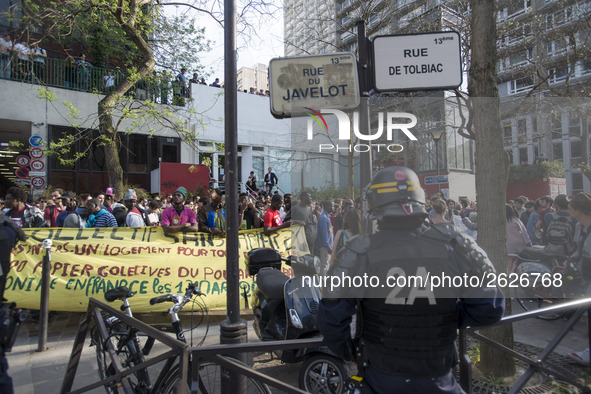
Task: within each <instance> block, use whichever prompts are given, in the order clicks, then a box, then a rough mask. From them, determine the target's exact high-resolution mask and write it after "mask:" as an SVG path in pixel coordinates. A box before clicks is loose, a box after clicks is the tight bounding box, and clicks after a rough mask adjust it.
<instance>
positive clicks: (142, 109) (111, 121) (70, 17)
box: [21, 0, 209, 193]
mask: <svg viewBox="0 0 591 394" xmlns="http://www.w3.org/2000/svg"><path fill="white" fill-rule="evenodd" d="M21 22H22V26H24V29H23V30H22V32H23V34H26V33H27V29H29V28H31V27H33V26H40V25H42V26H44V31H45V34H46V36H48V37H51V38H52V39H54V40H56V41H57V42H60V41H66V40H71V39H75V40H77V41H79V42H81V43H83V44H86V45H88V46H89V48H91V49H92V50H93V54H94V55H95V56H96V59H95V58H93V61H95V62H97V64H103V63H105V64H106V59H105V56H108V57H109V60H110V62H111V63H115V64H120V65H122V66H123V68H124V69H125V74H124V77H123V78H119V79H118V80H117V82H116V85H115V86H114V87H113V89H112V90H111V91H110V92H107V93H106V95H105V96H104V97H103V98H102V99H101V100H100V101H99V103H98V108H97V119H96V121H97V123H98V131H99V137H98V139H97V141H94V143H98V144H100V145H102V146H103V148H104V152H105V162H106V167H107V172H108V175H109V183H110V184H111V185H112V186H113V187H114V188H115V190H116V192H117V193H122V191H123V183H124V179H123V170H122V168H121V163H120V162H119V154H118V152H119V149H120V148H121V147H120V146H119V145H118V138H117V137H118V133H119V132H125V131H127V132H129V131H131V129H136V128H138V127H142V126H144V127H147V129H148V130H149V132H151V133H155V132H157V131H159V130H160V129H163V128H167V129H172V130H174V131H176V132H177V133H178V134H179V136H181V138H182V139H183V140H184V141H185V142H187V143H189V144H194V143H195V133H194V132H193V131H191V130H190V129H189V127H188V117H190V116H192V115H194V114H192V113H191V111H183V113H181V112H180V111H179V110H178V108H173V107H172V106H161V105H156V104H155V103H154V102H153V101H150V100H147V101H143V102H140V101H138V100H134V99H133V97H132V96H131V95H130V94H129V93H130V91H131V90H132V88H134V86H135V85H136V84H137V83H138V82H139V81H141V80H144V81H147V82H148V83H150V82H152V83H155V82H156V80H154V79H150V77H151V75H150V77H148V76H149V74H150V73H151V72H152V70H154V67H155V66H156V65H158V67H159V68H161V69H166V68H169V69H172V70H174V71H176V72H178V70H179V68H180V67H181V66H184V67H186V68H187V69H188V70H191V71H197V70H200V68H201V67H200V65H199V62H198V56H195V54H196V52H197V51H202V50H207V49H208V46H209V42H208V41H207V40H205V39H204V37H203V29H195V27H194V26H195V20H194V19H191V18H183V19H182V20H181V19H180V18H174V17H172V18H170V17H167V16H166V15H165V14H164V13H163V10H162V7H161V6H159V5H157V4H155V3H154V2H153V1H151V0H60V1H46V0H23V1H22V21H21ZM105 43H106V44H108V45H105ZM157 60H158V63H157ZM174 75H175V74H173V76H174ZM41 95H42V96H44V97H45V98H52V99H53V100H54V101H55V99H56V97H54V96H53V97H52V95H50V94H49V93H48V92H43V91H42V93H41ZM64 105H65V106H66V107H67V108H68V109H69V111H70V114H71V115H72V114H73V115H74V118H75V117H76V116H75V115H76V110H75V107H74V106H73V105H72V104H71V103H64ZM125 119H130V120H131V124H132V126H131V127H129V128H128V129H127V130H123V129H122V124H123V120H125ZM73 125H74V126H77V124H73ZM84 134H85V133H84V130H80V133H78V135H75V136H72V137H69V138H65V139H61V140H58V141H54V144H53V147H52V148H53V151H54V152H55V153H58V154H59V153H60V152H61V153H63V152H64V150H67V149H69V146H70V145H71V142H72V138H73V139H76V138H82V137H83V136H84ZM81 154H84V152H80V153H79V154H78V155H77V156H76V157H74V159H76V158H79V157H80V155H81ZM62 156H63V155H62ZM62 158H63V157H62Z"/></svg>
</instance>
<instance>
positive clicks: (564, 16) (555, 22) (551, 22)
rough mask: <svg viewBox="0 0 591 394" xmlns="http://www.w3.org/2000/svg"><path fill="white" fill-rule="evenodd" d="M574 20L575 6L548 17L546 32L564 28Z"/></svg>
mask: <svg viewBox="0 0 591 394" xmlns="http://www.w3.org/2000/svg"><path fill="white" fill-rule="evenodd" d="M571 19H573V6H570V7H565V8H563V9H561V10H560V11H557V12H555V13H553V14H550V15H546V30H552V29H554V28H556V27H559V26H562V25H564V24H565V23H567V22H569V21H570V20H571Z"/></svg>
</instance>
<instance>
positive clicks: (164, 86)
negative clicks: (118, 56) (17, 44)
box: [0, 56, 191, 106]
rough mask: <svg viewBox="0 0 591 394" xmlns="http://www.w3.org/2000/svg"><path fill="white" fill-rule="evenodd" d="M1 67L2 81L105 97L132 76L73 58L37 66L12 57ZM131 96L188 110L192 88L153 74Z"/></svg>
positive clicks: (55, 59) (50, 59)
mask: <svg viewBox="0 0 591 394" xmlns="http://www.w3.org/2000/svg"><path fill="white" fill-rule="evenodd" d="M3 59H6V58H3ZM0 67H2V69H0V79H8V80H12V81H18V82H23V83H31V84H37V85H43V86H51V87H57V88H62V89H69V90H76V91H80V92H88V93H102V94H105V93H108V92H109V91H110V89H112V88H113V86H116V85H117V84H118V83H119V82H120V81H122V80H123V79H124V78H127V77H128V76H129V74H128V73H127V71H125V70H121V69H114V68H105V67H95V66H92V65H91V64H90V63H82V62H81V61H79V60H78V61H77V60H74V59H73V58H68V59H65V60H64V59H57V58H46V59H44V61H43V62H37V61H30V60H23V59H19V58H18V57H17V56H12V57H11V58H10V61H9V62H7V63H6V62H4V61H3V62H0ZM109 73H110V74H109ZM188 85H191V84H190V83H189V84H188ZM127 94H128V95H129V96H131V97H133V98H135V99H136V100H151V101H153V102H155V103H160V104H172V105H177V106H184V105H185V103H186V99H187V98H189V97H190V86H183V84H182V83H181V82H179V81H177V80H176V78H175V76H174V75H171V74H166V75H164V74H152V75H150V76H147V77H146V78H144V79H141V80H139V81H138V82H136V83H135V85H134V86H133V87H132V88H131V89H130V90H129V91H128V93H127Z"/></svg>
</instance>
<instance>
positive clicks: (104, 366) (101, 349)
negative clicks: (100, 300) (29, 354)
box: [90, 327, 116, 394]
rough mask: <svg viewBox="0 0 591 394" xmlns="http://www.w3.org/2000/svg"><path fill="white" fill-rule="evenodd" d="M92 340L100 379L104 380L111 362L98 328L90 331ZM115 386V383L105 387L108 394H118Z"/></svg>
mask: <svg viewBox="0 0 591 394" xmlns="http://www.w3.org/2000/svg"><path fill="white" fill-rule="evenodd" d="M90 340H91V345H92V346H94V347H95V352H96V361H97V364H98V374H99V378H100V379H101V380H103V379H105V378H106V377H107V376H108V374H107V371H108V369H109V365H110V362H107V360H108V359H109V356H108V353H107V349H106V348H105V346H104V343H102V341H101V340H100V336H99V333H98V329H97V328H96V327H94V328H93V329H92V330H91V331H90ZM115 385H116V384H115V383H112V384H111V385H108V386H105V390H106V391H107V394H113V393H115V392H116V391H115Z"/></svg>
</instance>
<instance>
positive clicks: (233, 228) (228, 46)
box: [220, 0, 247, 394]
mask: <svg viewBox="0 0 591 394" xmlns="http://www.w3.org/2000/svg"><path fill="white" fill-rule="evenodd" d="M224 58H225V63H224V127H225V129H224V130H225V138H224V140H225V145H226V146H225V148H226V149H225V164H226V169H225V170H226V171H225V173H226V272H227V279H226V280H227V291H228V293H227V298H226V305H227V317H226V320H225V321H224V322H222V324H221V325H220V343H222V344H238V343H245V342H246V341H247V330H246V321H245V320H243V319H241V318H240V289H239V280H240V279H239V274H240V272H239V268H238V261H239V254H238V246H239V243H238V229H239V223H238V178H237V175H238V174H237V172H238V157H237V155H238V153H237V152H238V106H237V92H236V80H237V75H236V74H237V67H236V3H235V0H225V1H224ZM236 358H237V359H239V360H240V361H242V362H244V363H245V362H246V361H247V359H246V353H240V354H238V355H237V356H236ZM226 372H228V373H227V374H226V373H222V393H224V394H232V393H236V392H238V393H243V392H246V378H245V377H244V376H242V375H240V374H238V373H236V372H233V371H226Z"/></svg>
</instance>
